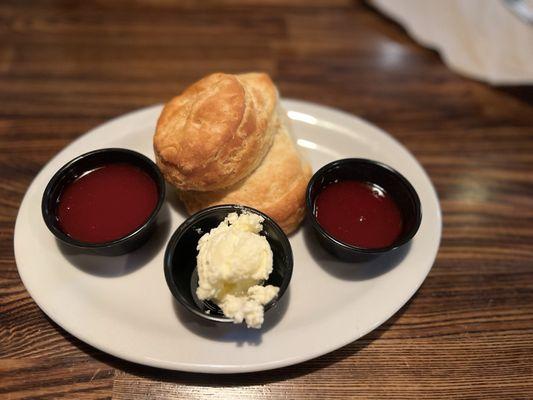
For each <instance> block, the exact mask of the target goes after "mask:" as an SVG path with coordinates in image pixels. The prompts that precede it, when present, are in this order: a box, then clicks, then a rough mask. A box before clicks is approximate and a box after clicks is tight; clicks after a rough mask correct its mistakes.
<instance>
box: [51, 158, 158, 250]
mask: <svg viewBox="0 0 533 400" xmlns="http://www.w3.org/2000/svg"><path fill="white" fill-rule="evenodd" d="M112 163H127V164H131V165H135V166H136V167H139V168H141V169H142V170H143V171H145V172H146V173H148V174H149V175H150V177H151V178H152V179H153V180H154V182H155V183H156V185H157V190H158V201H157V204H156V206H155V208H154V210H153V211H152V214H150V217H149V218H148V219H147V220H146V222H145V223H144V224H143V225H141V226H140V227H139V228H137V229H136V230H135V231H133V232H131V233H129V234H128V235H126V236H123V237H121V238H119V239H116V240H113V241H110V242H104V243H88V242H82V241H79V240H76V239H73V238H72V237H70V236H68V235H67V234H65V233H64V232H63V231H62V230H61V229H60V227H59V224H58V219H57V205H58V201H59V198H60V196H61V193H62V191H63V189H64V188H65V186H66V185H68V184H69V183H71V182H72V181H74V180H75V179H76V178H78V177H79V176H80V175H82V174H83V173H84V172H87V171H90V170H92V169H94V168H98V167H100V166H102V165H105V164H112ZM164 200H165V181H164V179H163V176H162V175H161V172H159V168H157V166H156V165H155V164H154V162H153V161H152V160H150V159H149V158H148V157H146V156H144V155H142V154H141V153H138V152H136V151H132V150H127V149H121V148H106V149H100V150H94V151H91V152H89V153H85V154H82V155H80V156H78V157H76V158H75V159H73V160H71V161H69V162H68V163H67V164H65V165H64V166H63V167H61V169H59V171H57V172H56V173H55V175H54V176H53V177H52V179H50V181H49V182H48V185H47V186H46V189H45V190H44V193H43V198H42V203H41V210H42V215H43V219H44V222H45V223H46V226H47V227H48V229H49V230H50V232H52V233H53V234H54V235H55V237H56V238H57V239H58V240H59V241H61V242H62V243H64V244H66V245H68V246H71V247H74V248H76V249H78V250H80V251H82V252H87V253H95V254H101V255H108V256H116V255H121V254H125V253H128V252H130V251H132V250H134V249H136V248H137V247H139V246H140V245H142V244H143V243H144V242H145V241H146V240H147V239H148V238H149V236H150V234H151V233H152V232H153V229H154V227H155V222H156V219H157V214H158V212H159V210H160V209H161V206H162V205H163V202H164Z"/></svg>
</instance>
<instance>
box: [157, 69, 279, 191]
mask: <svg viewBox="0 0 533 400" xmlns="http://www.w3.org/2000/svg"><path fill="white" fill-rule="evenodd" d="M277 97H278V94H277V90H276V87H275V86H274V84H273V83H272V81H271V79H270V77H269V76H268V75H267V74H264V73H248V74H241V75H229V74H223V73H215V74H212V75H209V76H207V77H205V78H203V79H201V80H199V81H198V82H196V83H194V84H193V85H191V86H190V87H188V88H187V89H186V90H185V91H184V92H183V93H182V94H181V95H179V96H177V97H174V98H173V99H172V100H171V101H170V102H168V103H167V104H166V105H165V107H164V109H163V111H162V113H161V115H160V117H159V120H158V121H157V128H156V133H155V135H154V152H155V156H156V162H157V165H158V167H159V169H160V170H161V172H162V173H163V176H164V177H165V179H166V180H167V181H168V182H169V183H171V184H172V185H174V186H175V187H176V188H178V189H180V190H194V191H213V190H220V189H223V188H227V187H229V186H231V185H233V184H235V183H237V182H239V181H241V180H242V179H244V178H245V177H246V176H248V175H250V174H251V173H252V171H254V170H255V169H256V168H257V166H258V165H259V164H260V163H261V161H262V160H263V158H264V157H265V155H266V153H267V152H268V150H269V148H270V147H271V145H272V140H273V136H274V131H275V129H274V126H276V125H277V114H276V112H275V107H276V103H277Z"/></svg>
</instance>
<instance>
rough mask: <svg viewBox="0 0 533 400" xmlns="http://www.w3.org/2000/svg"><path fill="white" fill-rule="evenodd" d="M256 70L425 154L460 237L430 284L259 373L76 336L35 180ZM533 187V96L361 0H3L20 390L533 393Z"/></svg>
mask: <svg viewBox="0 0 533 400" xmlns="http://www.w3.org/2000/svg"><path fill="white" fill-rule="evenodd" d="M247 70H264V71H266V72H268V73H270V74H271V75H272V77H273V78H274V80H275V81H276V83H277V84H278V86H279V89H280V91H281V93H282V95H283V96H286V97H294V98H301V99H306V100H310V101H314V102H320V103H324V104H326V105H330V106H333V107H338V108H340V109H343V110H345V111H348V112H350V113H353V114H356V115H359V116H361V117H363V118H366V119H368V120H369V121H371V122H373V123H375V124H377V125H378V126H380V127H382V128H384V129H385V130H387V131H388V132H389V133H391V134H392V135H393V136H395V137H396V138H397V139H398V140H400V141H401V142H402V143H403V144H405V145H406V146H407V147H408V148H409V150H410V151H412V152H413V154H414V155H415V156H416V157H417V158H418V159H419V160H420V162H421V163H422V164H423V166H424V167H425V168H426V170H427V171H428V173H429V175H430V177H431V179H432V181H433V182H434V184H435V187H436V189H437V191H438V194H439V197H440V200H441V205H442V209H443V217H444V231H443V239H442V245H441V249H440V251H439V254H438V258H437V261H436V263H435V266H434V268H433V269H432V271H431V273H430V275H429V277H428V279H427V280H426V281H425V283H424V284H423V286H422V287H421V289H420V290H419V291H418V293H417V295H416V296H415V297H414V298H413V299H412V300H411V301H410V302H409V303H408V304H407V305H406V306H405V307H404V308H403V309H402V310H401V311H400V312H399V313H398V314H397V315H396V316H395V317H393V318H392V319H391V320H390V321H388V322H387V323H386V324H384V325H383V326H382V327H380V328H378V329H377V330H375V331H374V332H372V333H370V334H369V335H367V336H366V337H365V338H363V339H361V340H359V341H357V342H354V343H352V344H350V345H348V346H346V347H344V348H342V349H339V350H337V351H335V352H333V353H330V354H327V355H325V356H323V357H320V358H318V359H316V360H311V361H308V362H306V363H303V364H300V365H296V366H292V367H288V368H283V369H281V370H275V371H265V372H261V373H257V374H240V375H232V376H206V375H200V374H186V373H179V372H169V371H162V370H157V369H152V368H147V367H142V366H137V365H133V364H131V363H127V362H124V361H121V360H118V359H116V358H114V357H111V356H108V355H106V354H103V353H101V352H100V351H98V350H96V349H93V348H91V347H90V346H88V345H86V344H84V343H81V342H80V341H79V340H77V339H75V338H73V337H72V336H70V335H69V334H68V333H66V332H64V331H63V330H62V329H61V328H60V327H58V326H56V325H55V324H54V323H53V322H52V321H50V320H49V319H48V318H47V317H46V316H45V315H44V314H43V313H42V312H41V311H40V310H39V308H38V307H37V306H36V305H35V303H34V302H33V301H32V300H31V298H30V297H29V295H28V293H27V292H26V291H25V289H24V287H23V285H22V283H21V281H20V278H19V276H18V273H17V270H16V265H15V261H14V255H13V232H14V224H15V218H16V214H17V210H18V207H19V205H20V202H21V200H22V198H23V196H24V193H25V191H26V189H27V187H28V186H29V184H30V182H31V180H32V179H33V178H34V176H35V175H36V174H37V172H38V171H39V170H40V169H41V168H42V166H43V165H44V164H45V163H46V162H47V161H48V160H49V159H50V158H52V157H53V156H54V154H56V153H57V152H58V151H59V150H60V149H62V148H63V147H64V146H65V145H67V144H68V143H70V142H71V141H72V140H74V139H75V138H77V137H78V136H79V135H81V134H83V133H84V132H86V131H87V130H88V129H90V128H92V127H94V126H96V125H97V124H99V123H102V122H105V121H106V120H108V119H109V118H112V117H115V116H118V115H120V114H122V113H125V112H128V111H131V110H133V109H136V108H139V107H144V106H147V105H151V104H154V103H159V102H163V101H166V100H167V99H169V98H170V97H172V96H173V95H175V94H176V93H177V92H179V91H180V90H181V89H183V88H184V87H185V86H186V85H188V84H190V83H191V82H192V81H194V80H195V79H197V78H199V77H201V76H203V75H205V74H207V73H210V72H213V71H226V72H241V71H247ZM532 198H533V87H511V88H494V87H490V86H487V85H485V84H483V83H479V82H475V81H471V80H468V79H465V78H462V77H460V76H458V75H456V74H454V73H453V72H451V71H450V70H448V69H447V68H446V67H445V66H444V65H443V63H442V62H441V60H440V59H439V56H438V54H437V53H435V52H433V51H431V50H427V49H424V48H422V47H420V46H418V45H417V44H416V43H415V42H414V41H413V40H411V39H410V38H409V37H408V36H407V35H406V34H405V32H404V31H403V30H402V29H401V28H400V27H399V26H397V25H396V24H394V23H393V22H391V21H389V20H387V19H385V18H383V17H382V16H381V15H379V14H378V13H376V12H375V11H374V10H372V9H371V8H369V7H368V6H366V5H365V4H364V3H362V2H360V1H351V0H334V1H329V0H328V1H326V0H314V1H303V0H283V1H282V0H253V1H245V0H227V1H214V0H210V1H202V2H197V1H192V0H191V1H182V2H175V1H170V0H157V1H156V0H139V1H125V0H120V1H113V2H108V1H91V2H67V1H31V2H30V1H28V2H21V1H15V0H12V1H2V2H1V3H0V397H1V398H8V399H19V398H31V399H34V398H77V399H93V398H116V399H141V398H143V399H145V398H175V399H188V398H205V397H207V398H209V397H213V398H242V399H247V398H295V399H304V398H310V397H311V398H314V397H321V398H322V397H324V398H332V399H343V398H354V397H363V398H376V399H379V398H387V399H389V398H398V399H412V398H428V399H449V398H465V399H478V398H494V399H502V398H516V399H526V398H532V397H533V387H532V386H533V324H532V322H533V263H532V260H533V207H532V204H533V203H532V201H531V199H532ZM302 334H305V333H304V332H303V333H302Z"/></svg>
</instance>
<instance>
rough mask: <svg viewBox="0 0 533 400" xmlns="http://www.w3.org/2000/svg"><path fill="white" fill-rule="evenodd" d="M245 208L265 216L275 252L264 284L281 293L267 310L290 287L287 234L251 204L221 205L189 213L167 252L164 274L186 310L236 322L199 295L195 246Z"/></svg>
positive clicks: (171, 289)
mask: <svg viewBox="0 0 533 400" xmlns="http://www.w3.org/2000/svg"><path fill="white" fill-rule="evenodd" d="M243 211H247V212H250V213H255V214H259V215H260V216H262V217H263V218H264V221H263V230H262V231H261V232H260V233H259V234H260V235H262V236H265V237H266V239H267V241H268V244H269V245H270V248H271V249H272V254H273V268H272V273H271V274H270V276H269V277H268V280H267V281H266V282H264V284H265V285H274V286H278V287H279V292H278V295H277V296H276V297H275V298H274V299H273V300H272V301H271V302H270V303H268V304H266V305H265V312H266V311H267V310H268V309H270V308H272V307H273V306H274V305H275V304H276V303H277V302H278V301H279V299H281V296H283V293H285V291H286V290H287V287H288V286H289V282H290V280H291V276H292V265H293V258H292V249H291V245H290V243H289V240H288V239H287V235H285V233H284V232H283V231H282V229H281V228H280V227H279V226H278V225H277V224H276V223H275V222H274V220H272V219H271V218H270V217H268V216H267V215H265V214H263V213H262V212H260V211H257V210H255V209H253V208H250V207H244V206H239V205H220V206H213V207H209V208H206V209H204V210H202V211H199V212H198V213H196V214H194V215H192V216H191V217H189V218H188V219H187V220H186V221H185V222H184V223H183V224H181V225H180V226H179V227H178V229H176V232H174V234H173V235H172V237H171V238H170V241H169V243H168V246H167V249H166V252H165V278H166V280H167V284H168V287H169V288H170V292H171V293H172V295H173V296H174V297H175V298H176V300H178V302H180V303H181V305H183V306H184V307H185V308H186V309H187V310H189V311H190V312H192V313H193V314H196V315H197V316H199V317H201V318H204V319H207V320H211V321H216V322H233V321H232V320H231V319H229V318H227V317H225V316H224V314H223V313H222V310H220V308H219V307H218V306H217V305H216V304H214V303H213V302H211V301H206V300H203V301H202V300H200V299H198V297H197V296H196V288H197V287H198V273H197V271H196V256H197V255H198V251H197V250H196V246H197V245H198V240H199V239H200V238H201V237H202V236H203V235H204V234H205V233H208V232H209V231H210V230H211V229H212V228H215V227H217V226H218V225H219V224H220V223H221V222H222V221H223V220H224V219H225V218H226V217H227V216H228V214H230V213H232V212H236V213H237V214H241V213H242V212H243Z"/></svg>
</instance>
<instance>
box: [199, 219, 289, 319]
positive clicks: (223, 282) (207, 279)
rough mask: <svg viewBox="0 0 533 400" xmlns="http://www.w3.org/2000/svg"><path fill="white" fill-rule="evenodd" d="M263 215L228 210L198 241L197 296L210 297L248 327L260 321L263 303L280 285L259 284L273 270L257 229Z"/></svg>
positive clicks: (201, 297) (262, 314) (271, 259)
mask: <svg viewBox="0 0 533 400" xmlns="http://www.w3.org/2000/svg"><path fill="white" fill-rule="evenodd" d="M262 222H263V217H261V216H260V215H257V214H254V213H250V212H243V213H242V214H240V215H238V214H237V213H231V214H228V216H227V217H226V218H225V219H224V221H222V222H221V223H220V224H219V225H218V226H217V227H216V228H213V229H211V231H210V232H209V233H206V234H205V235H203V236H202V237H201V238H200V240H199V241H198V247H197V250H198V256H197V259H196V262H197V269H198V278H199V280H198V289H197V290H196V294H197V296H198V298H199V299H200V300H212V301H213V302H215V303H216V304H217V305H218V306H219V307H220V309H221V310H222V312H223V313H224V315H225V316H226V317H228V318H231V319H232V320H233V321H234V322H235V323H241V322H243V321H244V322H246V325H247V326H248V327H249V328H260V327H261V325H262V324H263V317H264V305H265V304H267V303H268V302H270V301H271V300H272V299H273V298H274V297H275V296H276V295H277V294H278V292H279V288H278V287H275V286H272V285H268V286H262V283H263V282H264V281H266V280H267V279H268V277H269V275H270V273H271V272H272V263H273V257H272V250H271V248H270V245H269V244H268V241H267V240H266V238H265V237H264V236H261V235H260V234H259V232H261V230H262V229H263V225H262Z"/></svg>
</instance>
